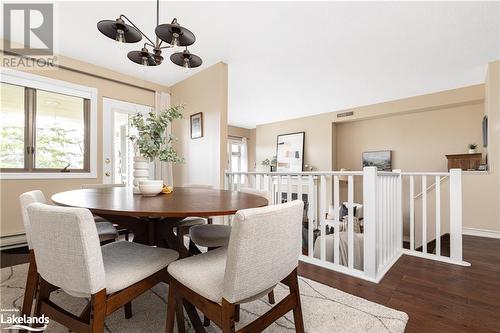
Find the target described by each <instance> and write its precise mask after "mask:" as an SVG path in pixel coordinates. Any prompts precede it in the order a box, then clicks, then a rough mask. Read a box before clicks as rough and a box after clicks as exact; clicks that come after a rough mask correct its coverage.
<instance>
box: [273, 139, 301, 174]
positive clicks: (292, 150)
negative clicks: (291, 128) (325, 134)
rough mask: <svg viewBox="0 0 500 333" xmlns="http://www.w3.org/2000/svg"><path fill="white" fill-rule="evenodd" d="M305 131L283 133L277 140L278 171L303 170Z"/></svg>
mask: <svg viewBox="0 0 500 333" xmlns="http://www.w3.org/2000/svg"><path fill="white" fill-rule="evenodd" d="M304 142H305V132H296V133H288V134H281V135H278V137H277V142H276V171H277V172H302V170H303V169H304Z"/></svg>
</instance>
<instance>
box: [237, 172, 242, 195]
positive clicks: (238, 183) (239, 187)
mask: <svg viewBox="0 0 500 333" xmlns="http://www.w3.org/2000/svg"><path fill="white" fill-rule="evenodd" d="M241 179H242V176H241V174H239V173H238V174H237V175H236V191H239V190H241Z"/></svg>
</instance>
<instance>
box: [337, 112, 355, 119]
mask: <svg viewBox="0 0 500 333" xmlns="http://www.w3.org/2000/svg"><path fill="white" fill-rule="evenodd" d="M353 115H354V111H349V112H342V113H337V118H344V117H350V116H353Z"/></svg>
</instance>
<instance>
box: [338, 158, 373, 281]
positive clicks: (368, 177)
mask: <svg viewBox="0 0 500 333" xmlns="http://www.w3.org/2000/svg"><path fill="white" fill-rule="evenodd" d="M376 205H377V168H375V167H365V168H363V210H364V230H363V232H364V236H363V242H364V245H363V259H364V260H363V262H364V267H363V270H364V272H365V274H366V275H367V276H369V277H372V278H375V277H376V274H377V239H376V236H377V234H376V232H377V229H379V227H380V226H379V225H378V223H377V220H376V217H377V206H376ZM336 234H338V232H336Z"/></svg>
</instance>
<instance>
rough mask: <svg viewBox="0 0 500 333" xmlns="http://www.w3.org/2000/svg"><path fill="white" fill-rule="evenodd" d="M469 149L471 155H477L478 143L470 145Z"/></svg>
mask: <svg viewBox="0 0 500 333" xmlns="http://www.w3.org/2000/svg"><path fill="white" fill-rule="evenodd" d="M468 147H469V154H474V153H476V149H477V144H476V143H469V145H468Z"/></svg>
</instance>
